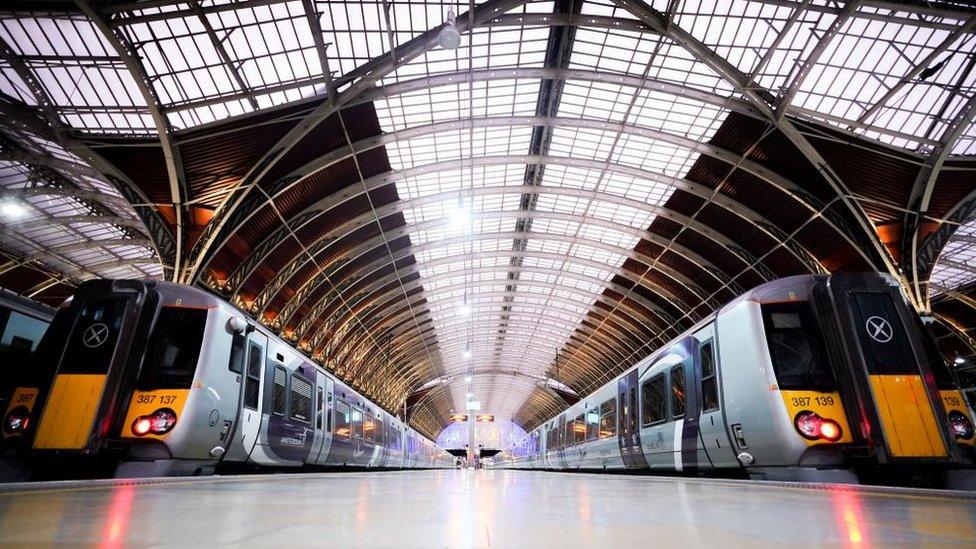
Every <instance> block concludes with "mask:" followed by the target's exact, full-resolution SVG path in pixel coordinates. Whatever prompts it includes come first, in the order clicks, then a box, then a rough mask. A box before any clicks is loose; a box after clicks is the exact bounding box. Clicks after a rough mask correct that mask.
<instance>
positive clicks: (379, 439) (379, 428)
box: [374, 418, 386, 446]
mask: <svg viewBox="0 0 976 549" xmlns="http://www.w3.org/2000/svg"><path fill="white" fill-rule="evenodd" d="M374 423H375V424H376V438H375V439H374V440H375V441H376V444H379V445H380V446H382V445H383V440H384V439H385V438H386V433H385V432H384V431H383V422H382V421H380V418H375V420H374Z"/></svg>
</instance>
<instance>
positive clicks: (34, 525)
mask: <svg viewBox="0 0 976 549" xmlns="http://www.w3.org/2000/svg"><path fill="white" fill-rule="evenodd" d="M52 543H53V544H64V543H72V544H85V545H101V546H105V547H114V546H152V547H186V546H210V545H234V546H240V545H243V546H272V545H274V546H329V547H360V546H375V547H637V546H649V544H653V545H654V546H658V547H669V546H705V545H707V546H710V547H734V546H748V547H753V548H754V547H765V546H783V545H790V546H825V545H830V546H891V545H894V544H904V545H909V546H921V545H926V546H933V545H934V546H956V547H973V546H974V545H976V499H974V496H973V495H972V494H966V493H960V492H933V491H927V490H906V489H898V490H894V489H879V488H860V487H850V486H830V485H817V486H816V487H814V486H812V485H809V486H808V485H801V484H779V483H759V482H745V481H724V480H723V481H717V480H697V479H684V478H659V477H648V476H630V475H594V474H582V473H551V472H536V471H491V470H482V471H474V470H441V471H409V472H406V471H404V472H399V471H391V472H368V473H358V472H357V473H324V474H290V475H260V476H237V477H211V478H197V479H159V480H146V481H114V480H112V481H77V482H75V481H72V482H58V483H37V484H20V485H7V486H4V487H2V492H0V546H3V547H8V546H16V545H26V544H52Z"/></svg>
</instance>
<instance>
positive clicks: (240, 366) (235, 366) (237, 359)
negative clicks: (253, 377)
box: [227, 334, 247, 374]
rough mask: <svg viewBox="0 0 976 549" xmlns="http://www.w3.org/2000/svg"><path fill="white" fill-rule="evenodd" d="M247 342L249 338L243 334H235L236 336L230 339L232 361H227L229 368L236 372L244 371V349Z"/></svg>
mask: <svg viewBox="0 0 976 549" xmlns="http://www.w3.org/2000/svg"><path fill="white" fill-rule="evenodd" d="M246 342H247V338H246V337H244V336H243V335H241V334H234V337H233V338H232V339H231V341H230V361H229V362H228V363H227V369H228V370H230V371H232V372H234V373H235V374H242V373H244V355H245V353H244V350H245V347H246V345H245V343H246Z"/></svg>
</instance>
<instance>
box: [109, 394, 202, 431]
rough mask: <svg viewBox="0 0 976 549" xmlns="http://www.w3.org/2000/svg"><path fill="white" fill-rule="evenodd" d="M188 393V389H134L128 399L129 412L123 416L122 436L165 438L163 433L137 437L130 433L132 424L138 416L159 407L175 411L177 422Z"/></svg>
mask: <svg viewBox="0 0 976 549" xmlns="http://www.w3.org/2000/svg"><path fill="white" fill-rule="evenodd" d="M189 395H190V390H189V389H160V390H157V391H135V392H134V393H132V399H131V400H130V401H129V412H128V413H127V414H126V416H125V423H124V424H123V425H122V436H124V437H131V438H155V439H160V440H161V439H163V438H166V435H168V434H169V433H166V434H164V435H153V434H148V435H143V436H141V437H137V436H136V435H134V434H133V433H132V424H133V423H135V421H136V418H138V417H139V416H146V415H149V414H151V413H153V412H155V411H156V410H158V409H160V408H169V409H170V410H173V411H174V412H176V420H177V423H179V418H180V414H182V413H183V407H184V406H186V399H187V397H188V396H189Z"/></svg>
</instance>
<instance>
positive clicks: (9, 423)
mask: <svg viewBox="0 0 976 549" xmlns="http://www.w3.org/2000/svg"><path fill="white" fill-rule="evenodd" d="M29 425H30V412H29V411H28V410H27V408H25V407H23V406H18V407H16V408H14V409H13V410H10V413H9V414H7V417H5V418H4V419H3V432H5V433H7V434H11V435H12V434H14V433H23V432H25V431H27V427H28V426H29Z"/></svg>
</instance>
